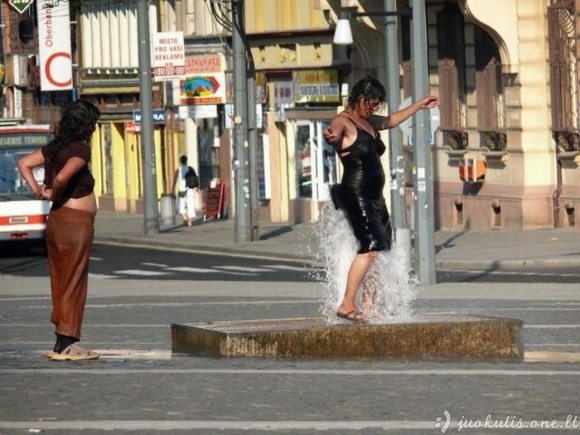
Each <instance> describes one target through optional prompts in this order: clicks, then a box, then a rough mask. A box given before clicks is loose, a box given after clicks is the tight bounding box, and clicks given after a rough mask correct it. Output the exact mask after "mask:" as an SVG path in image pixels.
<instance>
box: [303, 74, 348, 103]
mask: <svg viewBox="0 0 580 435" xmlns="http://www.w3.org/2000/svg"><path fill="white" fill-rule="evenodd" d="M293 75H294V77H293V79H294V101H295V102H296V103H338V102H340V86H339V83H338V71H337V70H335V69H332V70H330V69H329V70H319V69H317V70H304V71H294V73H293Z"/></svg>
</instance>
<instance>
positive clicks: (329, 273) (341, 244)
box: [316, 201, 417, 324]
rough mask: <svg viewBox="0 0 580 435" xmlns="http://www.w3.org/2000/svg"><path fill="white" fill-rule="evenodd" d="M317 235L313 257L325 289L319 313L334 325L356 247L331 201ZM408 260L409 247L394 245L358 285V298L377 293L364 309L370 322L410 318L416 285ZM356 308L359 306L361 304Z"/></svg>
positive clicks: (381, 254) (339, 212) (379, 257)
mask: <svg viewBox="0 0 580 435" xmlns="http://www.w3.org/2000/svg"><path fill="white" fill-rule="evenodd" d="M316 235H317V239H318V246H319V251H318V253H317V254H316V257H317V259H318V260H319V261H321V262H322V263H323V264H324V270H323V272H322V273H321V274H320V276H319V279H320V280H321V281H322V283H323V286H324V290H325V291H324V296H323V298H322V300H321V312H322V314H323V315H325V316H326V317H327V318H328V322H329V323H337V322H339V321H340V320H339V319H338V318H337V316H336V310H337V308H338V306H339V305H340V303H341V301H342V297H343V295H344V290H345V288H346V278H347V275H348V270H349V268H350V264H351V262H352V260H353V259H354V257H355V256H356V251H357V250H358V245H357V241H356V239H355V237H354V235H353V233H352V229H351V228H350V226H349V224H348V221H347V220H346V217H345V215H344V213H343V212H342V211H341V210H335V209H334V207H333V206H332V203H331V202H330V201H329V202H328V203H327V204H326V205H325V206H324V207H323V209H322V211H321V219H320V224H319V228H318V231H317V234H316ZM409 258H410V253H409V247H408V245H407V246H406V245H405V244H403V243H396V242H395V243H393V247H392V249H391V250H390V251H388V252H381V253H379V255H378V256H377V257H376V259H375V261H374V263H373V265H372V266H371V268H370V269H369V271H368V272H367V275H366V277H365V279H364V281H363V282H362V284H361V289H362V290H363V291H359V298H360V294H362V293H364V290H365V289H374V290H375V291H376V294H375V303H374V305H373V307H372V308H371V309H366V310H364V314H365V316H366V317H368V318H369V321H370V323H375V324H376V323H389V322H391V323H393V322H401V321H406V320H409V319H410V318H411V317H412V316H413V310H412V307H411V305H412V303H413V301H414V300H415V298H416V295H417V282H416V280H414V279H412V278H411V277H410V274H409V272H410V264H409V260H408V259H409ZM358 306H361V305H360V301H359V305H358ZM361 308H362V307H361Z"/></svg>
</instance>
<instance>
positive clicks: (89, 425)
mask: <svg viewBox="0 0 580 435" xmlns="http://www.w3.org/2000/svg"><path fill="white" fill-rule="evenodd" d="M546 421H547V422H549V423H550V431H560V430H578V428H577V427H574V425H573V424H570V422H569V421H565V420H546ZM480 422H481V423H482V424H483V420H481V421H480ZM435 423H436V419H435V418H433V420H427V421H424V420H419V421H412V420H390V421H386V420H384V421H376V420H366V421H365V420H359V421H352V420H349V421H336V420H319V421H298V420H284V421H248V420H243V421H231V420H213V421H212V420H162V421H159V420H92V421H89V420H79V421H35V420H31V421H4V422H0V429H24V430H26V429H28V430H29V432H30V431H42V430H71V431H74V433H78V431H81V430H98V431H112V430H114V431H120V430H123V431H136V430H139V431H151V430H157V431H161V430H182V431H184V430H187V431H190V432H191V431H195V432H197V431H198V430H210V429H211V430H234V431H236V432H239V431H240V430H245V431H268V432H272V431H288V430H294V431H296V430H301V431H337V430H342V431H361V430H365V429H382V430H431V431H436V433H438V432H440V431H441V430H438V431H437V429H439V427H440V426H441V423H439V424H438V426H435ZM515 423H518V424H520V425H522V426H523V427H524V428H525V430H528V431H533V430H534V429H540V430H543V431H545V430H546V429H545V427H538V426H540V425H539V424H538V421H530V420H525V421H524V420H523V421H521V422H520V421H519V420H517V421H516V420H514V424H515ZM449 429H452V430H458V429H459V427H458V423H455V422H452V423H451V424H450V425H449ZM516 430H517V429H516ZM250 433H251V432H250Z"/></svg>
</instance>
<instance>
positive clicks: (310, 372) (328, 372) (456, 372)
mask: <svg viewBox="0 0 580 435" xmlns="http://www.w3.org/2000/svg"><path fill="white" fill-rule="evenodd" d="M0 374H3V375H26V376H30V375H64V376H71V375H74V374H92V375H122V376H125V375H129V374H188V375H208V374H214V375H270V376H280V375H294V376H296V375H303V376H433V375H436V376H534V377H536V376H580V368H579V369H578V370H518V369H513V370H495V369H489V370H485V369H484V370H482V369H481V366H478V367H474V368H473V369H470V370H467V369H424V370H413V369H403V370H349V369H346V370H335V369H304V370H300V369H277V370H268V369H156V368H151V369H103V368H102V367H101V368H95V369H77V368H74V369H71V368H65V367H63V368H54V369H41V368H35V369H28V368H23V369H0Z"/></svg>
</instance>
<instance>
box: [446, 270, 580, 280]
mask: <svg viewBox="0 0 580 435" xmlns="http://www.w3.org/2000/svg"><path fill="white" fill-rule="evenodd" d="M437 272H442V273H466V274H470V275H507V276H517V275H526V276H557V277H566V278H573V277H579V278H580V274H578V273H556V272H524V271H521V270H520V271H517V270H516V271H512V270H471V269H438V270H437Z"/></svg>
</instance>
